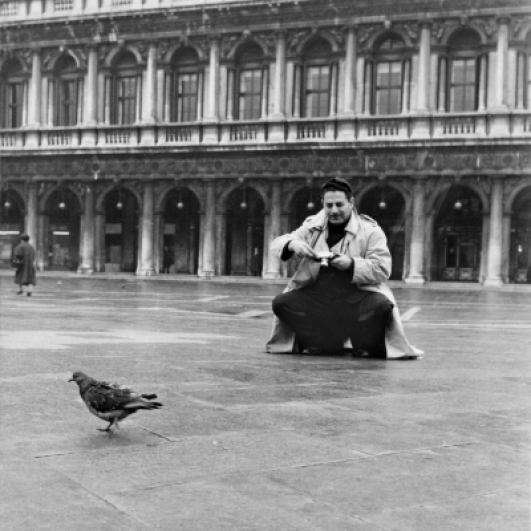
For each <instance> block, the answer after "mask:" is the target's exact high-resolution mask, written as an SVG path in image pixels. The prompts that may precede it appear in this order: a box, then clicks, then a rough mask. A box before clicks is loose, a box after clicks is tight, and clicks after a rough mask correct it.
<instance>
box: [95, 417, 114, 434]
mask: <svg viewBox="0 0 531 531" xmlns="http://www.w3.org/2000/svg"><path fill="white" fill-rule="evenodd" d="M113 424H114V419H113V420H111V422H109V425H108V426H107V427H106V428H98V431H106V432H108V433H111V427H112V425H113Z"/></svg>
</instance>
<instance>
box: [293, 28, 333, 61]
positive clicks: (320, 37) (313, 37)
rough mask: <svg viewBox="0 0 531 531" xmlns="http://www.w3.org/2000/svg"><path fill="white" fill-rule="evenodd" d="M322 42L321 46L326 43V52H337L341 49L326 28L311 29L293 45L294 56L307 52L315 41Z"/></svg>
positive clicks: (313, 45)
mask: <svg viewBox="0 0 531 531" xmlns="http://www.w3.org/2000/svg"><path fill="white" fill-rule="evenodd" d="M316 42H320V43H323V44H321V46H325V44H324V43H326V44H327V45H328V46H329V47H330V49H329V51H328V52H327V53H334V54H337V53H339V52H340V51H341V47H340V45H339V43H338V42H337V41H336V39H335V38H334V37H333V36H332V35H331V34H330V33H329V32H327V31H326V30H319V31H312V32H310V33H308V34H307V35H304V37H302V38H301V39H300V41H299V42H298V43H297V44H296V45H295V47H294V53H295V55H296V56H301V55H303V54H304V53H307V50H308V49H309V48H312V47H315V43H316Z"/></svg>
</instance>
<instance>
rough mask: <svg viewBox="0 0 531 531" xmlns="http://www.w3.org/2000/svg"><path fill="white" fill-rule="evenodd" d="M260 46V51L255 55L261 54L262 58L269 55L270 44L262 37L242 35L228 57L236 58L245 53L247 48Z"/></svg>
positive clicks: (228, 53)
mask: <svg viewBox="0 0 531 531" xmlns="http://www.w3.org/2000/svg"><path fill="white" fill-rule="evenodd" d="M258 48H259V49H260V53H258V51H256V52H255V55H257V56H261V59H264V58H266V57H268V56H269V49H268V46H267V44H266V43H265V42H264V41H263V40H262V39H260V37H258V36H254V35H242V36H241V37H240V38H239V39H238V40H237V41H236V42H235V43H234V44H233V45H232V47H231V48H230V49H229V51H228V52H227V57H226V58H227V59H229V60H230V59H232V60H236V59H237V57H238V56H239V55H240V56H241V55H242V53H245V51H246V50H249V49H258Z"/></svg>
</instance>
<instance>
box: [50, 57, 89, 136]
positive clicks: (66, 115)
mask: <svg viewBox="0 0 531 531" xmlns="http://www.w3.org/2000/svg"><path fill="white" fill-rule="evenodd" d="M81 82H82V81H81V75H80V74H79V73H78V72H77V64H76V62H75V60H74V58H73V57H71V56H69V55H65V56H64V57H63V58H61V60H60V61H59V62H58V65H57V69H56V80H55V86H56V100H55V117H54V125H57V126H63V127H68V126H73V125H77V123H78V105H79V104H80V103H81V102H80V101H79V92H80V85H81Z"/></svg>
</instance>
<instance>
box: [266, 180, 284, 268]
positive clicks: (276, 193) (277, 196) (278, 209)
mask: <svg viewBox="0 0 531 531" xmlns="http://www.w3.org/2000/svg"><path fill="white" fill-rule="evenodd" d="M281 229H282V181H273V183H272V186H271V213H270V222H269V234H268V241H267V247H268V248H269V246H270V245H271V243H272V241H273V240H274V239H275V238H276V237H278V236H280V235H281ZM264 251H265V249H264ZM265 254H266V253H265V252H264V255H265ZM264 278H280V258H278V257H277V256H275V255H274V254H273V253H272V252H268V253H267V271H266V273H265V275H264Z"/></svg>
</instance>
